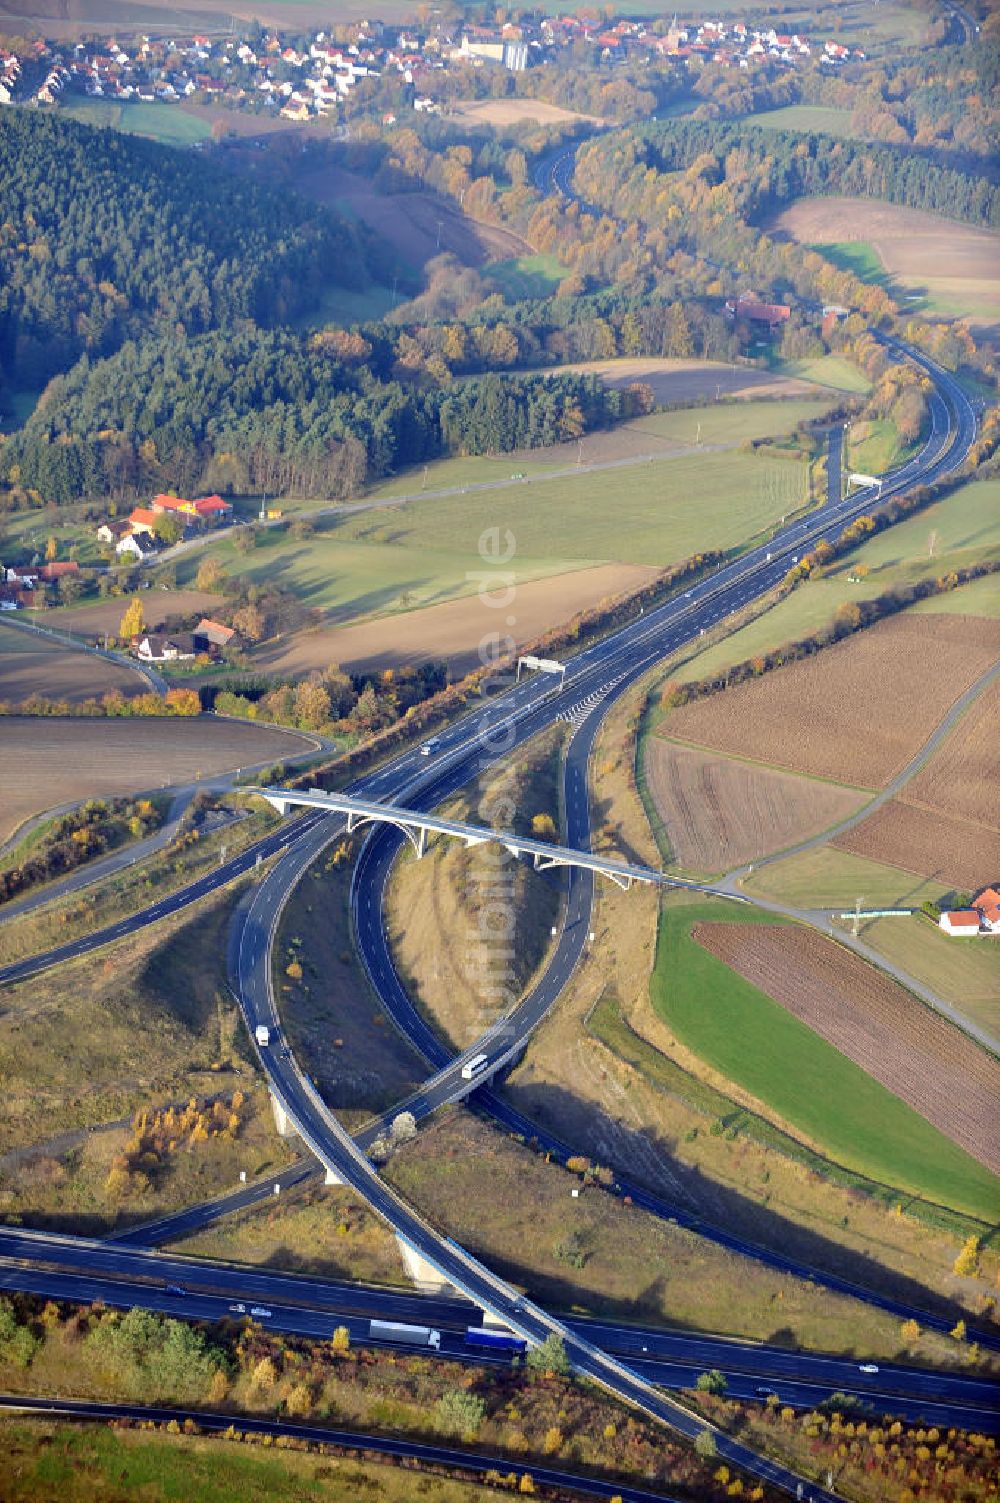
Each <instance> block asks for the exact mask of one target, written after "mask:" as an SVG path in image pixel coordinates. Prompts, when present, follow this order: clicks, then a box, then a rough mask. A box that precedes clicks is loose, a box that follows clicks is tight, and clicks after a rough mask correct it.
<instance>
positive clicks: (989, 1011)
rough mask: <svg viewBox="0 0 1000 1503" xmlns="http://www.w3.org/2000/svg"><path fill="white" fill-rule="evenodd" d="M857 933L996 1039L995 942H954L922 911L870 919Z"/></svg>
mask: <svg viewBox="0 0 1000 1503" xmlns="http://www.w3.org/2000/svg"><path fill="white" fill-rule="evenodd" d="M860 932H861V938H862V939H863V940H864V942H865V944H867V945H871V946H872V948H873V949H875V950H877V951H878V952H879V953H880V954H881V955H884V956H885V958H886V959H887V960H888V961H890V962H891V963H892V964H894V965H898V966H899V967H900V968H901V969H902V970H904V971H906V972H907V973H908V974H909V975H911V976H915V977H916V978H917V980H918V981H922V982H923V983H924V984H925V986H929V987H931V988H932V989H933V990H934V991H935V992H937V994H938V996H939V997H943V998H944V1000H945V1001H946V1002H950V1003H951V1004H952V1006H953V1007H956V1008H958V1010H959V1011H960V1012H962V1013H964V1014H965V1015H966V1016H967V1017H969V1018H971V1019H972V1021H973V1022H975V1023H978V1024H979V1026H980V1027H981V1028H985V1029H986V1030H987V1032H988V1033H990V1034H991V1035H992V1037H993V1038H994V1039H996V1040H998V1041H1000V945H997V944H995V943H991V942H984V943H982V944H980V943H978V942H977V941H972V942H971V943H969V944H958V943H956V941H955V940H954V939H952V938H951V936H950V935H948V934H945V933H943V932H942V930H940V929H939V928H938V926H937V924H935V923H934V921H933V920H932V919H929V918H928V917H927V916H926V915H925V914H918V915H916V916H914V917H913V918H908V919H898V918H881V919H869V920H868V921H867V922H862V924H861V931H860ZM997 1052H998V1053H1000V1046H998V1049H997Z"/></svg>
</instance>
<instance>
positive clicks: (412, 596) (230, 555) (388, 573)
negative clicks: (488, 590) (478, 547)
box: [177, 503, 587, 621]
mask: <svg viewBox="0 0 1000 1503" xmlns="http://www.w3.org/2000/svg"><path fill="white" fill-rule="evenodd" d="M423 504H428V505H429V504H431V503H421V505H423ZM397 517H398V513H397V512H395V511H390V512H387V513H382V512H376V513H374V514H373V516H369V517H368V519H367V537H366V538H365V540H363V541H358V540H356V539H355V538H352V536H351V534H350V532H349V530H348V528H349V525H350V523H349V522H342V523H337V522H334V523H333V525H332V526H331V527H329V528H327V529H326V530H324V531H321V532H317V533H315V534H314V535H313V536H312V537H309V538H305V539H302V540H301V541H299V540H297V539H295V538H290V537H289V536H288V534H287V532H285V531H283V530H281V529H277V528H269V529H267V530H265V531H263V532H261V533H260V534H259V541H258V544H257V547H256V548H255V549H254V551H253V552H252V553H250V554H248V555H241V554H238V553H237V552H236V550H235V549H234V548H233V545H232V543H230V542H223V543H220V544H218V545H217V546H214V547H213V548H212V550H211V552H212V553H213V554H214V555H215V556H216V557H217V558H219V559H220V560H221V562H222V564H223V566H224V567H225V568H226V569H227V570H229V571H230V572H232V573H234V574H241V575H245V576H246V577H247V578H248V579H252V580H254V581H255V582H257V583H261V584H262V583H264V582H265V581H266V582H268V583H277V584H284V585H287V586H288V587H289V589H291V590H293V591H294V593H295V594H296V595H297V596H298V597H299V599H300V600H302V601H303V602H304V603H305V604H306V605H308V606H321V607H323V608H324V609H325V610H328V611H330V612H331V613H332V616H331V619H332V620H333V621H347V620H353V619H356V618H358V617H362V616H371V615H384V614H390V613H392V612H394V611H402V610H414V609H417V608H418V607H421V606H426V605H438V604H440V603H441V602H442V601H445V600H454V599H457V598H458V597H459V596H462V595H471V594H474V593H475V591H476V589H477V588H478V577H477V578H476V579H471V580H470V578H469V570H470V569H472V568H473V567H474V566H475V563H476V553H475V549H474V547H473V549H472V551H471V552H470V553H468V554H463V553H461V552H458V551H455V550H454V549H451V548H446V547H442V546H435V545H434V543H433V541H432V540H431V539H430V538H428V537H424V538H423V540H422V541H421V543H420V544H418V545H414V544H413V543H412V542H411V541H410V539H409V538H408V537H407V536H406V535H404V534H400V535H399V536H396V528H395V526H394V523H395V521H396V518H397ZM364 530H365V529H364V528H361V527H359V531H364ZM477 536H478V534H477ZM207 552H208V550H207V549H206V550H199V551H198V552H196V553H194V554H189V555H188V556H187V557H186V558H181V559H180V560H179V561H178V569H177V575H178V582H179V583H180V584H181V585H185V584H190V583H192V581H193V580H194V577H195V575H196V574H197V571H198V565H199V564H200V562H201V560H202V559H203V558H204V557H205V555H206V553H207ZM585 562H587V560H584V559H573V558H569V557H560V556H557V555H542V556H538V555H529V554H527V553H521V552H518V555H517V565H516V567H517V574H518V579H519V581H520V582H521V583H527V581H528V580H531V579H540V578H545V577H547V576H550V575H554V574H562V573H565V572H566V571H567V570H568V569H573V568H576V567H579V566H581V565H582V564H584V563H585Z"/></svg>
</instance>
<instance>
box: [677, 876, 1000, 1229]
mask: <svg viewBox="0 0 1000 1503" xmlns="http://www.w3.org/2000/svg"><path fill="white" fill-rule="evenodd" d="M712 919H716V920H719V919H724V920H725V921H726V922H729V923H733V922H735V923H747V924H753V923H771V922H777V921H776V920H774V919H772V918H770V917H769V916H766V915H762V914H750V915H748V914H746V913H745V912H744V911H743V910H741V909H733V907H732V905H725V906H723V905H722V904H718V903H709V904H704V905H703V904H685V905H684V906H683V907H677V908H674V907H668V908H665V910H664V913H663V915H662V918H661V921H660V930H659V939H658V945H657V956H656V965H655V967H654V970H653V978H652V1000H653V1006H654V1008H655V1009H656V1011H657V1012H658V1013H659V1015H660V1016H661V1017H662V1018H663V1020H664V1022H665V1023H666V1024H667V1025H668V1027H670V1028H671V1029H672V1030H673V1031H674V1032H675V1033H676V1035H677V1037H678V1039H679V1040H680V1041H681V1043H683V1044H684V1045H685V1046H686V1047H687V1048H689V1049H691V1050H692V1051H693V1052H694V1053H695V1054H697V1055H698V1056H699V1058H701V1059H703V1060H705V1062H706V1063H707V1064H708V1065H709V1066H711V1067H712V1068H713V1069H714V1070H716V1071H718V1072H719V1074H720V1075H722V1076H724V1077H725V1078H726V1079H728V1080H731V1081H733V1082H734V1083H735V1084H737V1085H738V1086H740V1087H742V1088H743V1089H744V1090H746V1091H748V1092H750V1094H751V1095H752V1096H754V1097H756V1098H757V1100H759V1101H762V1102H765V1103H767V1104H768V1106H770V1107H772V1108H773V1109H774V1110H776V1111H777V1112H778V1113H779V1115H780V1117H781V1118H782V1119H783V1120H784V1121H786V1122H788V1123H790V1124H792V1125H793V1127H794V1128H797V1129H798V1130H799V1131H800V1132H802V1133H804V1134H805V1135H806V1137H807V1139H808V1140H809V1141H811V1142H812V1143H814V1144H816V1145H817V1146H818V1147H819V1148H820V1150H821V1151H824V1152H826V1153H828V1154H829V1156H830V1157H831V1158H832V1159H833V1160H834V1161H835V1162H836V1163H837V1164H840V1165H843V1166H844V1167H846V1168H847V1169H850V1170H853V1171H855V1172H856V1173H859V1174H861V1175H864V1176H865V1177H867V1178H868V1179H870V1180H872V1181H874V1182H875V1184H876V1185H881V1186H885V1187H887V1197H886V1198H887V1199H889V1200H890V1201H891V1200H892V1194H891V1191H892V1189H898V1190H899V1191H901V1192H904V1195H914V1196H919V1197H921V1198H922V1199H924V1200H926V1201H928V1202H930V1203H931V1206H943V1207H946V1208H949V1209H952V1210H954V1211H957V1212H959V1213H961V1214H965V1215H968V1216H972V1217H975V1218H978V1219H979V1220H980V1221H982V1222H984V1223H987V1224H989V1223H991V1222H992V1221H993V1220H994V1219H995V1216H996V1210H997V1204H998V1197H1000V1183H998V1181H997V1178H996V1176H995V1175H993V1174H991V1173H990V1172H989V1170H988V1169H986V1168H985V1167H984V1166H983V1165H981V1164H979V1163H977V1161H976V1160H975V1159H973V1158H971V1157H970V1156H969V1155H968V1154H966V1153H964V1152H963V1151H962V1150H961V1149H960V1148H958V1147H957V1146H956V1145H955V1144H954V1143H952V1142H951V1140H950V1139H948V1138H946V1137H945V1136H944V1135H943V1134H942V1133H940V1132H938V1131H937V1130H936V1129H935V1128H933V1127H931V1126H930V1124H929V1123H928V1122H926V1121H925V1120H924V1118H923V1117H921V1116H920V1115H919V1113H917V1112H915V1111H913V1110H912V1109H911V1108H910V1107H908V1106H906V1105H905V1104H904V1103H903V1102H902V1101H900V1100H899V1098H898V1097H896V1096H894V1095H893V1094H892V1093H891V1092H890V1091H887V1090H886V1089H885V1088H884V1087H883V1086H881V1085H879V1084H878V1083H877V1082H876V1081H874V1080H873V1079H872V1078H871V1076H869V1075H868V1074H867V1073H866V1072H865V1071H864V1070H863V1069H861V1067H860V1066H859V1065H856V1064H854V1063H853V1061H851V1060H849V1059H848V1058H847V1057H846V1056H845V1055H843V1054H841V1053H840V1051H839V1050H838V1049H835V1048H834V1047H833V1046H832V1045H830V1044H827V1043H826V1042H825V1041H824V1040H823V1039H821V1038H820V1037H819V1036H818V1035H817V1034H815V1033H814V1032H813V1030H812V1029H811V1028H809V1027H807V1026H806V1024H804V1023H802V1022H800V1021H799V1019H797V1018H795V1017H793V1016H792V1015H791V1013H789V1012H788V1011H786V1009H785V1008H783V1007H781V1006H780V1004H778V1003H777V1002H774V1001H772V999H771V998H770V997H768V996H767V995H766V994H765V993H764V992H762V991H760V990H758V989H757V988H756V987H754V986H752V985H751V984H750V983H749V982H748V981H745V980H744V979H743V978H742V977H741V976H739V975H737V974H735V973H734V972H733V971H732V970H731V969H730V968H729V967H728V966H727V965H725V964H724V963H723V962H722V961H721V960H719V959H718V958H717V957H716V956H714V955H711V954H710V953H709V952H708V951H707V950H705V949H703V948H702V946H700V945H698V944H697V943H696V942H695V941H694V940H693V939H692V938H691V932H690V931H691V927H692V925H693V924H695V923H696V922H698V921H699V920H707V921H711V920H712ZM897 1199H898V1197H897ZM911 1210H912V1207H911Z"/></svg>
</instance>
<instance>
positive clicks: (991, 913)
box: [972, 887, 1000, 934]
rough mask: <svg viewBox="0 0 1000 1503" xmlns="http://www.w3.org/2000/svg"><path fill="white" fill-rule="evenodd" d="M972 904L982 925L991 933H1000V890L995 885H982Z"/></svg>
mask: <svg viewBox="0 0 1000 1503" xmlns="http://www.w3.org/2000/svg"><path fill="white" fill-rule="evenodd" d="M972 906H973V908H975V909H976V911H977V912H978V914H979V916H980V917H981V919H982V921H983V927H984V928H985V929H988V930H989V932H990V933H991V934H1000V892H997V890H996V888H995V887H984V888H983V890H982V892H981V893H980V894H979V895H978V897H975V898H973V900H972Z"/></svg>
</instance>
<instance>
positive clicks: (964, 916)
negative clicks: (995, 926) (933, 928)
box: [938, 908, 979, 939]
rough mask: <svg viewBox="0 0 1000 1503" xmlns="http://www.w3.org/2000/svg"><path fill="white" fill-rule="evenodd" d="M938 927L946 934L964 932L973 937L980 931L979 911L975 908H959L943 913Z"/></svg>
mask: <svg viewBox="0 0 1000 1503" xmlns="http://www.w3.org/2000/svg"><path fill="white" fill-rule="evenodd" d="M938 927H939V928H941V929H943V930H944V932H945V934H959V935H961V934H964V935H966V936H967V937H968V938H970V939H971V938H972V936H973V935H975V934H978V933H979V913H978V911H977V910H976V909H975V908H957V909H955V910H954V911H953V912H951V913H942V915H941V917H940V918H939V919H938Z"/></svg>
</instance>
